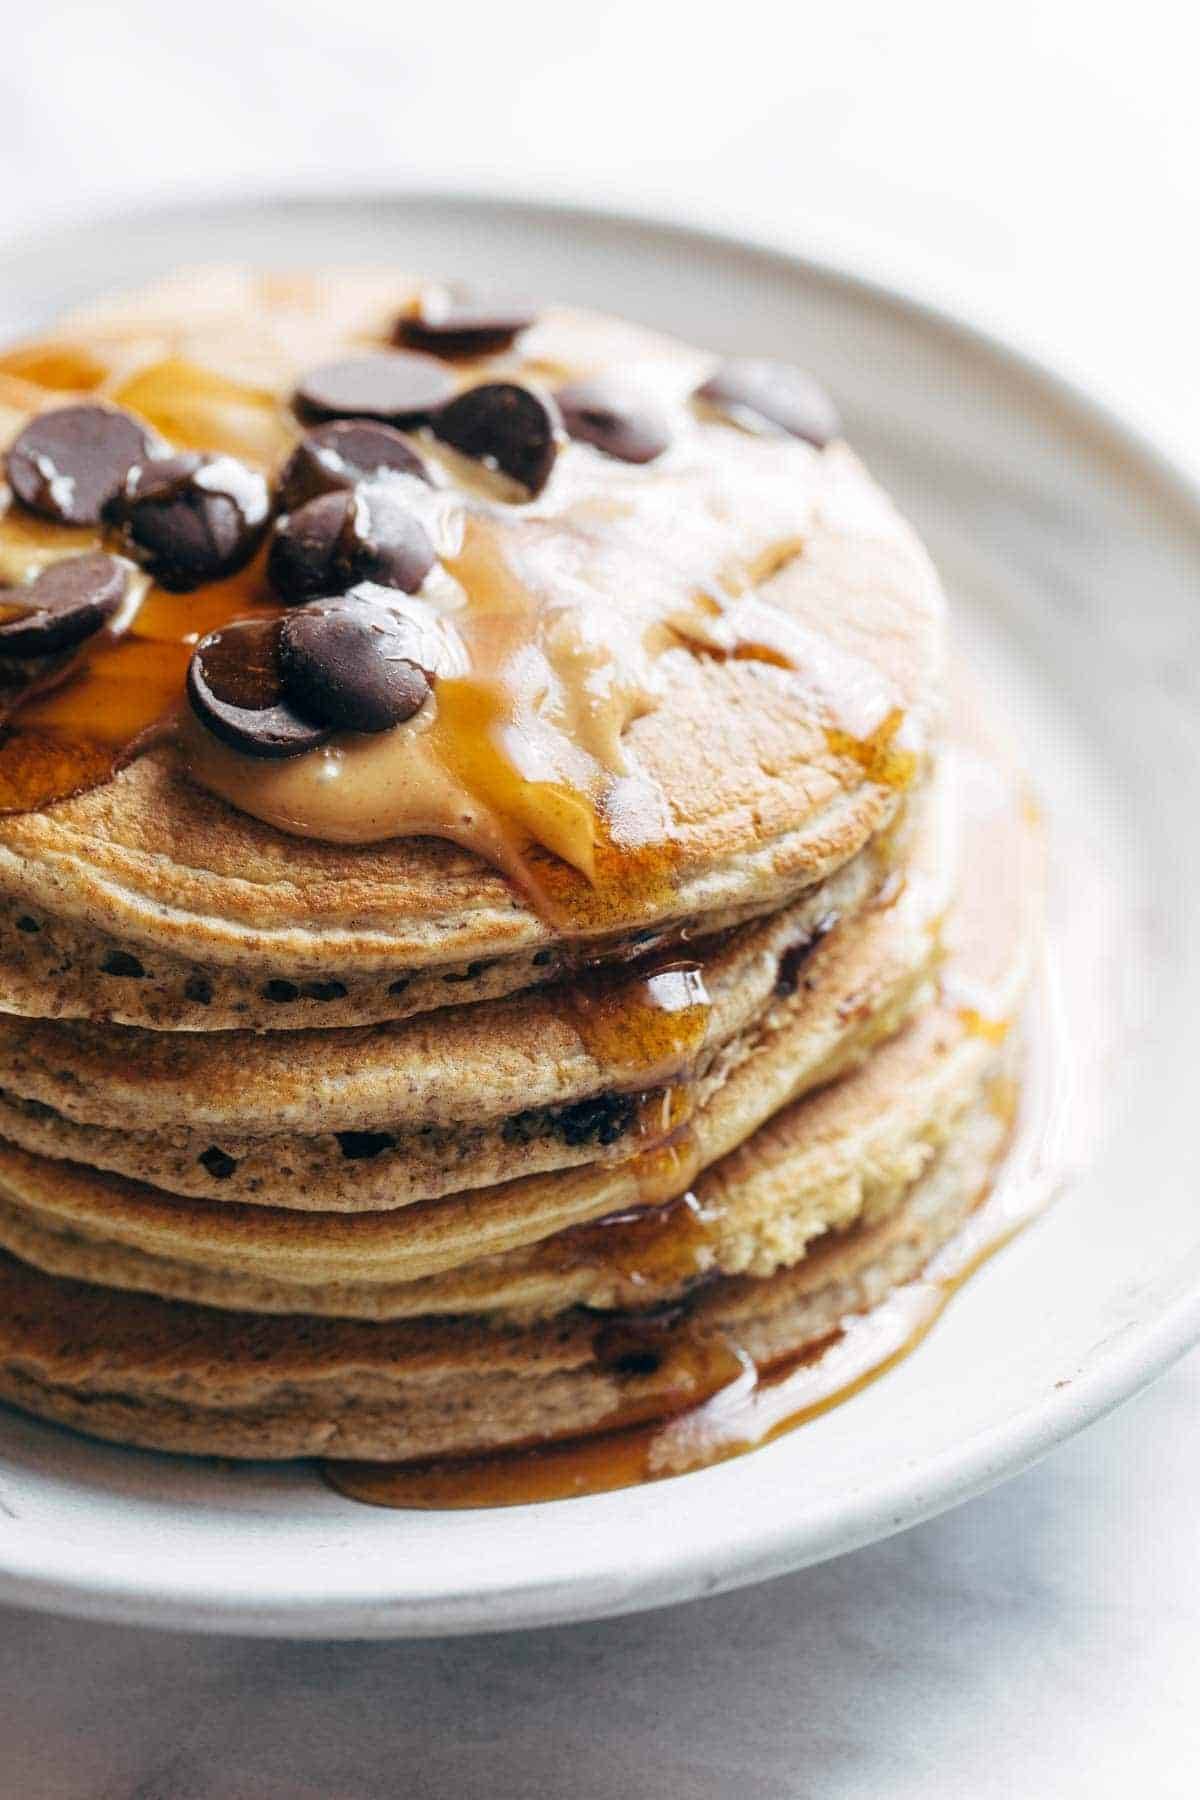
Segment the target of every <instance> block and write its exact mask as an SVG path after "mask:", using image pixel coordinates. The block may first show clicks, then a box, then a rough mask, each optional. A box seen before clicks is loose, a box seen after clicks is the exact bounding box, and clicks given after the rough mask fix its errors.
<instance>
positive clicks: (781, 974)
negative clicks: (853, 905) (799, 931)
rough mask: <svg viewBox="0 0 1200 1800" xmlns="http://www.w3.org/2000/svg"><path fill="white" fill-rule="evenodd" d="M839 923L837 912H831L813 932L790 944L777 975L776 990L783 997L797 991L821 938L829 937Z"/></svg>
mask: <svg viewBox="0 0 1200 1800" xmlns="http://www.w3.org/2000/svg"><path fill="white" fill-rule="evenodd" d="M836 924H837V916H836V914H833V913H831V914H829V915H828V917H826V918H824V919H819V920H818V921H817V924H816V925H815V926H814V928H813V930H812V932H811V933H810V934H809V936H808V937H806V938H801V939H800V940H799V942H798V943H795V944H789V945H788V947H787V949H786V950H785V951H784V953H783V955H782V956H781V957H780V959H779V968H778V971H777V973H776V976H775V992H776V993H777V994H778V995H779V997H780V998H781V999H787V998H788V997H789V996H790V995H792V994H794V993H795V992H796V989H797V988H798V987H799V985H800V977H801V974H802V973H803V971H804V965H805V964H806V963H807V962H808V960H809V958H810V957H811V956H812V954H813V952H814V951H815V950H816V948H817V945H818V944H819V943H820V942H821V939H822V938H824V937H827V936H828V934H829V933H830V932H831V931H832V930H833V928H834V926H835V925H836Z"/></svg>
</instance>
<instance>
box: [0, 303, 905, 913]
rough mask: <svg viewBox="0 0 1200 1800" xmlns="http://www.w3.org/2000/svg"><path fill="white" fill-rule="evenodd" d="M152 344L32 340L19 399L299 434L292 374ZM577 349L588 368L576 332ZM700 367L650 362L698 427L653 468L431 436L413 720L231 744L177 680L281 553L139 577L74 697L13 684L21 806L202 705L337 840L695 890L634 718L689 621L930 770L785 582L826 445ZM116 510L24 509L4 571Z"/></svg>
mask: <svg viewBox="0 0 1200 1800" xmlns="http://www.w3.org/2000/svg"><path fill="white" fill-rule="evenodd" d="M162 345H163V348H166V349H169V347H170V340H169V338H168V339H164V340H162ZM105 355H108V356H109V358H110V359H111V360H110V361H108V362H105V360H104V357H105ZM130 355H131V353H130V351H129V349H128V348H127V347H126V348H123V347H122V346H121V344H120V343H118V342H112V343H106V342H101V343H100V344H99V345H98V346H97V347H95V348H93V347H89V346H88V345H87V344H78V345H74V344H71V343H70V342H66V341H63V340H61V339H55V340H48V341H46V342H44V343H41V344H37V343H35V344H30V345H25V346H21V347H19V348H18V349H16V350H14V351H11V352H9V353H8V355H7V356H6V357H3V358H0V399H3V400H5V401H7V402H8V403H10V404H11V405H12V406H13V407H18V406H19V407H21V408H23V409H24V410H38V409H40V408H42V407H45V406H51V405H60V404H63V403H64V401H65V400H67V399H70V398H76V399H80V398H85V397H86V398H103V399H105V400H110V401H112V402H114V403H115V404H118V405H122V406H125V407H127V408H129V409H130V410H131V411H133V412H135V413H137V414H138V415H139V416H140V417H142V418H143V419H145V420H146V421H147V422H148V423H149V424H150V425H152V426H153V427H154V428H155V430H156V431H158V432H159V433H160V434H161V436H162V438H163V439H164V440H165V442H166V444H167V445H168V446H169V447H176V448H189V449H192V448H194V449H201V450H220V451H226V452H228V453H231V454H234V455H236V456H240V457H242V458H244V459H245V460H247V461H249V462H251V463H254V464H256V465H257V466H259V467H263V468H270V467H274V466H277V465H278V463H279V462H280V460H281V459H282V457H283V456H284V455H285V454H286V452H287V450H288V448H289V447H290V445H291V443H292V442H294V440H295V437H296V435H297V434H298V431H299V427H298V426H297V425H296V424H295V421H294V420H293V419H292V418H291V415H290V413H289V412H288V410H287V407H286V405H285V404H284V402H283V400H282V399H281V397H280V395H279V393H277V392H275V391H272V390H270V389H268V388H266V387H261V388H260V387H256V386H254V385H251V384H248V383H244V382H240V381H232V380H230V379H228V378H227V377H226V376H224V375H222V374H219V373H217V372H216V371H214V370H211V369H208V368H205V367H201V366H199V365H197V364H195V363H193V362H190V361H188V360H186V359H184V358H183V357H182V356H180V355H173V354H167V355H165V356H164V355H163V354H162V353H161V350H160V353H159V359H158V360H157V361H151V362H150V363H148V364H146V365H143V366H138V365H137V364H136V361H135V362H134V363H133V364H132V366H131V361H130ZM542 360H544V357H543V358H542ZM493 368H494V365H492V364H483V365H475V366H474V367H472V366H470V365H468V366H466V367H465V368H463V369H461V370H460V371H459V374H460V379H461V380H462V382H463V383H464V385H470V383H471V382H472V381H475V380H478V379H480V378H481V376H482V375H484V374H485V373H490V372H492V371H493ZM539 368H540V363H539V360H538V356H537V353H536V350H535V348H534V346H533V345H532V344H531V356H530V361H529V364H528V366H526V365H524V364H523V363H522V362H521V359H520V358H519V357H516V358H511V359H506V360H505V364H504V368H503V373H504V374H506V375H512V376H514V377H515V378H517V379H522V378H524V379H529V378H530V372H531V371H533V372H534V373H535V375H536V371H537V370H538V369H539ZM555 368H556V370H558V371H559V373H560V374H562V375H568V374H570V373H572V372H573V371H572V370H571V369H570V368H569V367H568V366H567V365H566V364H564V363H563V362H562V358H561V356H560V357H559V358H558V359H557V360H556V362H555ZM697 373H698V370H697V364H696V359H695V358H693V357H689V356H681V357H680V358H679V359H678V360H677V361H672V360H671V359H670V358H666V359H664V360H663V361H662V363H661V364H659V363H653V364H649V363H648V364H646V365H645V366H644V368H643V369H642V370H641V378H642V379H643V381H644V384H645V386H646V387H647V388H656V389H657V391H658V397H659V399H660V401H661V402H662V403H664V404H666V405H667V406H668V408H669V410H670V411H671V415H672V421H673V429H674V433H675V436H674V441H673V443H672V445H671V448H670V450H669V451H668V452H667V453H666V455H664V456H663V457H662V458H661V459H660V461H659V462H658V463H656V464H654V465H652V466H649V467H644V468H632V467H631V466H630V465H626V464H622V463H619V462H616V461H614V460H613V459H611V458H606V457H603V456H601V455H598V454H597V453H595V452H593V451H592V450H590V449H589V448H587V447H585V446H580V445H577V444H572V443H566V444H564V445H562V446H561V447H560V451H559V456H558V460H557V463H556V466H555V470H554V473H553V476H552V479H551V481H550V483H549V486H548V487H547V489H546V491H545V493H544V494H543V495H541V496H540V497H539V498H538V499H537V500H535V501H533V502H531V503H524V504H522V503H514V497H513V496H512V495H507V496H506V497H504V498H498V497H497V494H498V489H497V486H496V483H495V481H494V480H492V479H491V478H490V477H488V476H487V474H486V472H482V471H481V470H480V468H479V466H478V465H470V466H469V467H468V468H467V469H466V470H464V467H463V459H461V458H459V457H456V456H455V455H454V454H453V453H452V452H449V451H447V450H445V449H444V448H443V447H442V446H441V445H439V444H438V443H437V441H436V440H434V439H433V438H432V437H431V436H430V435H429V434H428V433H427V432H426V433H420V434H417V435H418V437H419V439H420V442H419V448H420V451H421V454H422V456H423V457H424V459H425V460H426V462H427V463H428V464H429V466H430V467H431V468H432V469H433V471H434V474H435V485H433V486H429V485H427V484H425V483H423V482H421V481H419V480H416V479H414V478H412V477H408V476H403V475H397V476H396V477H395V479H396V481H397V482H398V483H399V484H401V486H402V487H403V490H404V497H405V501H406V503H407V504H409V505H411V507H412V508H413V510H414V511H416V512H417V513H418V514H419V515H420V516H421V519H422V522H423V523H424V524H425V526H426V529H427V530H428V531H429V534H430V536H431V538H432V540H433V542H434V544H435V547H436V549H437V552H438V557H439V562H438V564H437V566H436V567H435V569H434V570H433V571H432V572H431V574H430V576H429V577H428V578H427V581H426V583H425V585H424V587H423V588H422V590H421V593H420V594H419V595H418V596H415V597H412V598H411V599H410V598H409V597H407V596H402V595H390V596H388V598H389V600H390V601H391V602H392V603H394V604H395V605H397V606H399V607H402V608H404V609H405V610H406V611H407V612H408V613H409V615H410V617H412V618H414V620H416V621H417V623H418V624H419V626H420V628H421V631H422V633H423V635H424V638H425V641H426V642H427V644H428V647H429V653H430V660H431V666H435V667H436V668H437V670H438V680H437V683H436V689H435V695H434V698H433V700H432V701H431V702H430V703H429V704H428V705H427V706H426V707H425V708H424V709H423V710H422V712H421V713H420V714H419V715H418V716H417V717H416V718H415V719H413V720H412V721H410V722H408V723H406V724H404V725H400V726H397V727H396V728H394V729H393V730H392V731H389V732H385V733H382V734H380V735H378V736H374V737H358V736H355V735H353V734H348V733H347V734H341V735H340V736H339V737H337V738H335V739H334V740H332V741H331V742H330V743H329V744H327V745H326V746H323V747H322V748H321V749H318V750H314V751H313V752H311V753H309V754H308V755H305V756H302V757H298V758H295V759H292V760H289V761H286V762H275V763H271V762H264V761H260V760H256V759H252V758H249V757H244V756H242V755H240V754H239V753H237V752H235V751H232V750H229V749H228V748H226V747H225V746H223V745H221V744H219V743H218V742H217V741H216V740H215V739H214V738H212V737H211V736H210V735H209V734H208V733H207V732H206V731H205V730H204V729H203V728H202V727H201V726H200V725H199V724H198V723H197V722H196V721H195V720H194V719H193V718H192V716H191V714H190V712H189V711H188V710H187V709H186V707H181V706H180V705H179V701H180V697H181V693H182V686H183V673H184V670H185V668H186V663H187V659H188V654H189V652H190V649H191V646H192V644H193V643H194V642H195V640H196V639H197V638H198V637H199V636H200V635H202V634H203V632H204V631H206V630H210V629H213V628H214V627H216V626H219V625H221V624H225V623H227V622H229V621H230V620H231V619H233V618H238V617H243V616H247V615H253V614H255V613H257V612H258V611H260V610H261V609H264V608H267V607H269V606H270V599H269V596H268V595H267V594H266V593H265V591H264V589H263V585H262V582H261V578H260V576H259V574H258V571H257V568H256V569H255V570H254V572H253V573H252V575H251V576H250V577H249V578H248V579H247V578H246V577H244V576H238V577H235V578H234V579H233V580H232V581H229V582H224V583H221V584H218V585H217V586H215V587H213V588H211V589H206V590H204V591H202V592H201V593H199V594H190V595H182V596H167V595H164V594H162V593H160V592H158V591H157V590H155V589H154V588H153V587H146V585H145V584H144V583H142V584H140V585H141V588H142V590H143V597H142V598H141V600H140V605H139V604H136V603H135V604H133V605H132V606H131V607H130V608H129V609H127V615H126V617H125V619H124V620H123V621H122V622H121V623H122V625H123V627H124V629H118V630H116V631H110V632H108V633H106V634H105V636H104V638H103V639H98V640H96V641H95V642H94V643H92V644H90V645H88V646H86V647H85V648H84V649H83V650H82V651H81V652H80V653H78V654H77V655H76V656H75V657H74V658H73V659H72V661H71V662H70V665H69V668H67V669H66V671H65V674H64V678H63V680H62V682H61V685H60V686H59V687H58V688H57V689H56V690H55V693H54V694H53V695H48V694H43V695H37V694H33V695H32V696H31V697H30V698H28V699H24V700H22V698H21V695H20V694H19V693H15V692H13V691H11V690H10V694H9V701H10V704H11V705H12V706H13V707H14V708H19V711H20V721H19V726H18V728H17V730H16V731H14V732H13V733H12V734H11V736H10V738H9V746H11V747H6V750H5V752H4V753H3V760H4V761H5V765H6V766H5V768H4V769H3V770H0V806H3V807H4V808H5V809H6V810H24V809H29V808H33V807H37V806H42V805H45V804H47V803H48V802H49V801H50V800H53V799H55V798H59V797H62V796H64V795H66V794H70V793H72V792H76V791H78V790H79V789H81V788H84V787H87V786H89V785H91V784H93V783H94V782H97V781H101V780H103V779H105V778H106V777H107V776H108V775H109V774H110V773H111V772H112V770H113V769H114V768H115V767H118V766H119V765H120V764H121V762H122V760H123V759H124V758H126V757H127V756H128V755H129V754H131V753H136V749H137V748H138V747H140V746H141V745H142V744H143V743H144V742H145V741H147V738H148V736H150V735H152V734H153V730H154V728H155V727H160V728H161V727H163V726H164V725H165V724H166V723H167V722H168V721H171V720H174V719H176V718H178V720H179V722H180V732H179V741H180V744H181V747H182V750H183V754H184V759H185V762H186V764H187V766H188V768H189V771H190V773H191V774H192V775H193V777H194V778H195V779H196V780H198V781H199V782H200V783H201V784H202V785H204V786H207V787H209V788H211V789H212V790H213V791H215V792H216V793H218V794H219V795H221V796H222V797H223V798H225V799H226V800H228V801H229V802H230V803H231V804H233V805H234V806H236V807H238V808H240V809H241V810H243V811H245V812H248V813H251V814H253V815H255V816H256V817H258V818H261V819H263V820H264V821H266V822H268V823H270V824H273V825H276V826H278V827H280V828H281V829H283V830H285V831H287V832H290V833H293V834H296V835H300V836H311V837H314V838H318V839H323V840H325V841H330V842H348V843H368V842H376V841H381V840H385V839H387V838H391V837H395V836H421V835H432V836H436V837H443V838H449V839H451V840H452V841H454V842H456V843H459V844H461V845H463V846H465V847H466V848H468V849H471V850H473V851H476V852H478V853H479V854H481V855H482V856H483V857H484V858H485V859H486V860H488V861H490V862H492V863H493V864H495V865H497V866H498V867H500V868H501V869H502V870H504V871H505V872H506V873H507V874H508V875H509V876H510V877H512V878H513V879H514V880H515V881H516V882H517V883H518V885H519V886H520V887H521V889H522V890H523V892H524V893H525V894H526V896H527V897H529V898H530V899H531V900H532V901H533V903H534V904H535V905H536V906H537V907H538V909H539V910H541V911H542V912H543V913H544V914H545V915H546V916H548V917H550V918H552V919H554V920H556V921H557V922H559V923H564V922H566V921H570V922H571V923H573V924H576V925H588V926H593V927H594V926H603V925H604V923H605V922H606V921H607V919H608V918H609V917H610V916H612V915H616V914H618V913H622V912H624V911H627V909H628V905H629V902H630V900H631V899H635V898H636V899H644V900H646V901H648V902H651V903H653V902H656V901H657V900H659V899H660V898H663V899H665V898H666V897H668V896H669V894H670V893H671V891H672V888H673V882H674V879H675V872H676V867H677V852H676V846H675V843H674V839H673V832H674V821H673V818H672V816H671V812H670V807H669V805H668V803H667V800H666V797H665V795H664V794H663V793H662V792H661V790H660V789H659V788H658V786H657V784H656V783H655V782H654V781H653V780H651V779H650V778H649V777H648V776H647V774H646V773H645V772H644V771H643V770H642V769H641V768H639V766H638V764H637V762H636V760H635V759H634V758H632V757H631V755H630V753H629V749H628V742H627V732H628V728H629V726H630V725H631V723H633V722H634V721H635V720H636V719H637V718H639V717H640V716H641V715H642V714H644V713H647V712H651V711H653V710H654V709H655V708H656V707H657V705H658V704H659V700H660V696H661V694H662V692H663V691H664V684H666V683H669V682H670V680H671V666H672V664H671V658H672V656H674V657H676V658H677V657H679V656H681V655H683V654H684V653H685V652H684V649H683V646H685V645H686V646H688V648H689V649H690V650H691V652H692V654H699V655H702V656H703V655H706V656H715V657H727V658H732V659H745V658H750V659H753V660H757V661H762V662H766V663H770V664H772V665H774V666H776V667H778V668H780V669H785V670H788V671H790V672H791V673H792V674H793V676H794V677H795V678H796V679H797V680H800V681H803V682H804V683H805V684H806V687H807V689H808V690H809V691H810V692H811V695H812V705H813V709H814V714H815V715H816V716H817V717H819V718H820V719H822V720H823V721H824V722H825V724H826V727H827V729H828V732H829V734H830V735H829V744H830V748H831V749H832V750H833V751H834V752H835V754H839V755H841V754H845V755H847V756H850V757H852V758H854V759H856V760H857V761H858V763H859V766H860V767H861V768H862V769H863V770H864V772H865V773H866V774H867V776H868V778H869V779H871V780H875V781H880V782H883V783H886V784H889V785H893V786H903V785H905V784H906V783H907V781H908V780H909V779H910V778H911V774H912V768H913V767H914V766H915V756H914V754H913V752H911V751H904V750H901V749H900V748H899V747H898V742H897V739H898V735H899V734H900V733H901V730H902V726H903V718H902V715H901V714H900V712H899V710H898V708H897V706H896V703H895V696H894V691H893V689H892V687H891V684H890V682H889V681H888V680H887V679H886V678H885V677H884V675H883V674H882V673H881V672H880V671H879V670H878V669H877V668H876V667H875V666H874V665H873V663H870V662H868V661H867V660H866V659H865V658H863V657H859V656H857V655H853V654H851V653H849V652H848V651H846V650H844V649H841V648H838V647H837V646H836V645H835V644H834V643H833V641H832V639H831V638H827V637H826V636H825V635H824V634H823V633H822V632H820V631H817V630H814V629H812V628H811V627H808V626H806V625H804V624H803V623H801V622H800V621H798V620H797V619H796V618H794V617H792V616H791V614H790V613H788V612H786V611H785V610H784V609H783V608H781V607H777V606H774V605H773V604H772V603H771V599H770V584H771V582H772V580H773V579H775V577H776V576H777V575H778V574H779V573H780V571H781V570H783V569H786V567H787V565H788V564H789V563H790V562H792V561H793V560H794V559H795V558H797V557H802V556H803V555H804V553H805V544H806V541H807V537H808V534H809V532H810V531H811V530H812V529H813V526H814V519H815V516H816V511H817V508H818V505H819V501H818V495H819V493H820V481H821V478H820V473H819V472H820V468H821V458H820V456H819V455H818V453H816V452H814V451H813V450H811V449H810V447H809V446H807V445H805V444H802V443H799V442H796V441H794V440H790V439H785V438H764V437H758V436H756V435H754V434H751V433H746V432H743V431H741V430H739V429H738V428H737V427H735V426H733V425H729V424H724V423H719V422H714V421H713V420H711V419H700V418H697V417H696V416H695V415H694V414H693V412H692V411H691V409H690V407H689V406H688V404H687V395H688V393H689V392H690V391H691V388H692V386H693V385H694V383H695V380H696V378H697ZM837 504H840V502H838V503H837ZM102 535H103V534H101V533H97V532H92V531H83V532H81V531H70V530H64V529H63V528H61V527H56V526H53V525H50V524H46V523H43V522H42V521H40V520H36V519H33V518H32V517H30V516H28V515H23V514H21V513H20V511H19V509H17V508H16V507H13V506H10V507H9V509H8V511H7V512H6V513H5V515H4V516H3V518H0V574H3V575H4V576H5V577H6V578H7V579H9V580H19V579H21V578H23V577H25V576H27V575H28V574H30V573H32V572H33V570H34V569H36V567H38V566H40V565H42V564H44V563H45V562H46V561H51V560H53V559H54V558H55V557H57V556H60V555H67V554H73V553H78V552H79V551H80V550H83V549H88V548H92V547H93V546H94V545H95V544H96V542H97V541H100V539H101V538H102ZM2 697H3V696H0V698H2Z"/></svg>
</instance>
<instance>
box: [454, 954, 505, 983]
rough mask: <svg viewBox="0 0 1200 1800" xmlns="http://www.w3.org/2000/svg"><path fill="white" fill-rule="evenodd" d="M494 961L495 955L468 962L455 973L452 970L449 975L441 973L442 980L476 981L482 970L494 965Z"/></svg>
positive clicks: (482, 972)
mask: <svg viewBox="0 0 1200 1800" xmlns="http://www.w3.org/2000/svg"><path fill="white" fill-rule="evenodd" d="M495 961H496V959H495V957H492V958H490V959H488V958H483V959H481V960H480V961H478V962H469V963H468V964H467V966H466V968H465V969H462V970H460V971H458V972H457V973H455V972H454V971H453V970H452V971H451V973H450V974H449V975H443V976H442V980H443V981H478V979H479V977H480V976H481V975H482V974H484V972H485V971H486V970H488V969H491V968H494V967H495Z"/></svg>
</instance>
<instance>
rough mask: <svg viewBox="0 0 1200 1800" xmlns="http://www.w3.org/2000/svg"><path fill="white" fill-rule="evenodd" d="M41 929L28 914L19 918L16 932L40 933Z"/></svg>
mask: <svg viewBox="0 0 1200 1800" xmlns="http://www.w3.org/2000/svg"><path fill="white" fill-rule="evenodd" d="M41 929H42V928H41V926H40V925H39V924H38V922H37V920H36V919H31V918H30V916H29V914H28V913H22V914H21V916H20V918H19V919H18V920H17V930H18V931H40V930H41Z"/></svg>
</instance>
